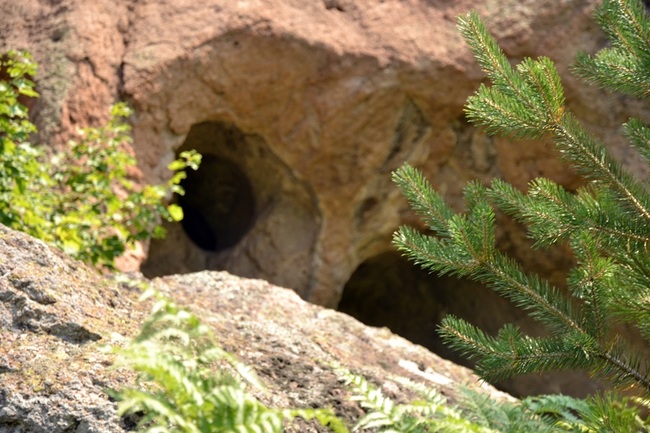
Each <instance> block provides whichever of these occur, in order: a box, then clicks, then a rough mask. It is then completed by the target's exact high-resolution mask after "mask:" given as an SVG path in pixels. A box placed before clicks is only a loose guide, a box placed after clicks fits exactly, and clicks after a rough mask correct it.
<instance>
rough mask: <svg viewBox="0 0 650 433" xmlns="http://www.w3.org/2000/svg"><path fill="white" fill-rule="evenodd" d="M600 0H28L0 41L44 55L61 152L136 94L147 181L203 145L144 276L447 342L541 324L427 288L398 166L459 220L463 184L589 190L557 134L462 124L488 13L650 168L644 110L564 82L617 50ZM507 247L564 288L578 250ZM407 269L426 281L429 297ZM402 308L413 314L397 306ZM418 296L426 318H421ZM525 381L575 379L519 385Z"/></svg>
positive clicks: (49, 117) (46, 126)
mask: <svg viewBox="0 0 650 433" xmlns="http://www.w3.org/2000/svg"><path fill="white" fill-rule="evenodd" d="M596 3H597V2H596V0H575V1H571V2H558V1H553V0H542V1H539V0H537V1H533V0H526V1H520V0H499V1H496V0H490V1H486V2H474V1H469V0H453V1H448V0H408V1H398V0H383V1H382V0H354V1H353V0H326V1H320V0H312V1H305V0H245V1H244V0H242V1H233V0H206V1H202V2H195V1H189V0H166V1H135V0H111V1H109V0H97V1H93V2H83V1H80V0H57V1H50V2H45V1H39V0H24V1H21V2H20V4H19V5H14V4H9V2H5V3H4V4H0V22H1V23H2V25H3V28H5V29H10V30H9V31H7V32H2V33H0V48H3V49H4V48H15V47H18V48H29V49H31V50H32V51H33V52H34V53H35V55H36V58H37V60H38V61H39V62H40V63H41V71H40V73H41V75H40V77H39V78H38V80H37V83H38V88H39V90H40V91H41V92H42V94H43V98H42V99H41V100H39V101H38V102H37V103H36V105H35V113H36V119H35V120H36V122H37V123H38V124H39V125H40V126H41V130H42V134H43V135H44V136H45V137H47V138H51V139H52V142H53V143H57V142H60V141H61V140H63V139H64V138H65V137H66V136H69V135H70V133H71V132H72V131H73V129H74V127H76V126H78V125H85V124H87V123H92V122H96V121H98V120H100V119H102V118H103V117H104V116H105V113H106V111H107V107H108V105H109V104H111V103H112V102H114V101H115V100H117V99H118V98H123V99H126V100H127V101H129V102H130V103H131V104H132V105H133V106H134V108H135V110H136V113H137V114H136V116H135V117H134V118H133V128H134V129H133V132H134V150H135V152H136V154H137V156H138V158H139V160H140V162H141V168H142V172H143V179H144V180H146V181H161V180H164V179H166V178H167V177H168V176H169V174H170V173H169V172H168V171H167V170H166V165H167V164H168V163H169V162H170V161H171V160H172V159H173V158H174V157H175V155H177V154H178V152H180V151H182V150H186V149H197V150H198V151H199V152H201V153H202V154H204V156H205V164H204V166H203V167H202V168H201V169H200V170H199V172H197V173H194V174H192V176H191V179H188V182H187V184H186V187H187V195H186V196H185V197H184V198H183V199H182V200H181V204H183V206H184V207H185V210H186V214H187V215H188V220H187V221H186V223H185V226H184V227H183V226H170V227H169V236H168V237H167V239H166V240H164V241H159V242H152V244H151V245H150V248H149V250H148V255H147V258H146V261H145V262H144V264H143V266H142V271H143V272H144V273H145V274H146V275H148V276H159V275H169V274H173V273H185V272H191V271H199V270H204V269H213V270H217V269H218V270H227V271H229V272H232V273H235V274H238V275H243V276H248V277H255V278H263V279H266V280H269V281H271V282H273V283H275V284H279V285H282V286H286V287H290V288H292V289H293V290H295V291H296V292H297V293H298V294H300V296H301V297H303V298H304V299H307V300H309V301H312V302H314V303H318V304H321V305H326V306H332V307H334V306H337V305H339V303H341V305H342V308H344V309H345V311H348V312H350V313H351V314H355V315H357V316H358V317H361V318H363V319H364V320H366V321H369V322H372V323H376V324H383V325H387V324H389V323H390V324H392V326H393V328H394V329H399V330H400V332H402V333H403V334H404V335H408V336H409V337H410V338H412V339H413V340H414V341H418V342H422V343H426V344H428V345H429V347H439V346H440V344H439V341H437V340H435V338H432V337H431V329H432V328H434V323H433V322H434V321H435V320H438V319H439V317H441V315H443V314H445V313H446V312H449V311H453V312H456V313H457V314H459V315H461V316H464V317H469V318H472V319H475V320H474V321H478V322H481V323H485V324H487V325H488V326H489V327H490V328H495V327H498V326H499V325H500V324H502V323H504V322H508V321H512V320H515V321H519V322H523V323H524V326H526V327H528V328H527V329H532V330H536V329H537V328H536V327H535V326H533V325H530V324H526V321H525V317H524V314H523V313H521V312H519V311H517V310H515V309H514V308H512V307H511V306H509V305H508V304H506V303H503V302H500V301H499V300H498V299H496V297H495V296H494V295H492V294H491V293H490V292H488V291H485V290H481V289H480V288H478V289H477V288H475V287H473V286H472V285H470V284H467V283H465V282H457V281H455V280H448V279H436V278H433V279H428V280H427V279H420V277H419V275H420V274H419V271H418V270H416V269H414V268H413V267H412V266H411V265H408V264H405V263H404V262H403V261H400V260H399V259H398V258H396V257H395V256H394V254H395V253H394V252H393V250H392V247H391V244H390V238H391V235H392V233H393V231H394V230H395V229H396V228H397V227H398V226H399V225H400V224H403V223H408V224H413V225H418V226H421V223H420V222H419V221H418V220H417V219H416V218H414V216H413V215H412V213H411V212H410V211H409V210H408V208H407V206H406V204H405V201H404V200H403V199H402V198H401V197H400V195H399V193H398V191H397V190H396V188H395V187H394V185H392V183H391V181H390V172H391V171H392V170H394V169H395V168H397V167H398V166H399V165H401V164H402V163H404V162H406V161H408V162H410V163H411V164H412V165H415V166H418V167H420V168H422V169H423V170H424V171H425V173H426V175H427V176H428V177H429V179H430V180H431V182H432V183H433V185H434V186H435V187H436V188H437V189H438V190H440V191H441V192H442V193H443V194H444V195H445V197H446V198H447V199H448V200H449V201H450V202H451V203H452V205H453V206H455V207H456V208H458V209H461V207H462V187H463V185H464V184H465V183H466V182H467V181H468V180H470V179H480V180H484V181H487V180H489V179H491V178H493V177H501V178H504V179H506V180H508V181H510V182H512V183H514V184H515V185H516V186H518V187H521V188H525V186H526V183H527V182H528V181H529V180H530V179H532V178H534V177H536V176H545V177H549V178H552V179H553V180H555V181H557V182H559V183H561V184H562V185H564V186H566V187H567V188H569V189H574V188H576V187H577V186H578V185H580V183H581V180H580V179H579V178H578V177H577V176H576V175H575V174H574V173H573V172H572V171H570V170H568V169H567V168H566V166H564V165H563V164H561V163H560V162H559V161H558V158H557V155H556V153H555V152H554V151H553V149H552V147H551V146H550V145H549V143H545V142H542V141H540V142H526V143H521V142H513V141H511V140H507V139H503V138H490V137H486V136H485V135H483V134H482V133H481V131H479V130H477V129H476V128H474V127H473V126H471V125H468V124H467V122H466V121H465V120H464V117H463V111H462V107H463V104H464V102H465V100H466V98H467V96H469V95H470V94H471V93H472V92H473V91H474V89H476V87H477V86H478V84H479V83H480V82H481V80H482V75H481V73H480V71H479V69H478V67H477V66H476V65H475V63H474V61H473V59H472V56H471V55H470V53H469V51H468V50H467V49H466V47H465V45H464V43H463V41H462V40H461V38H460V36H459V34H458V32H457V30H456V28H455V18H456V16H457V15H459V14H460V13H463V12H465V11H467V10H469V9H472V8H475V9H477V10H478V12H479V13H480V14H481V15H482V16H483V17H485V19H486V21H487V23H488V25H489V27H490V29H491V30H492V31H493V32H494V34H495V36H496V37H497V39H498V40H499V41H500V43H501V44H502V45H503V47H504V50H505V51H506V53H507V54H508V55H509V56H510V57H511V58H512V59H513V61H518V60H521V59H522V58H523V57H525V56H531V57H535V56H538V55H547V56H549V57H551V58H552V59H553V60H554V61H556V62H557V64H558V68H559V70H560V72H561V74H562V75H563V77H564V84H565V87H566V96H567V100H568V101H569V106H570V108H571V109H572V110H573V111H574V112H575V113H576V115H577V116H578V117H579V118H580V119H581V120H582V121H584V122H585V124H586V125H587V126H588V127H589V128H591V129H592V130H593V131H594V133H595V134H596V135H598V136H600V137H602V138H603V139H604V140H606V141H607V142H608V143H609V144H610V145H611V148H612V150H613V151H614V153H615V154H616V155H618V156H619V157H620V158H621V160H623V161H624V162H625V163H627V164H629V165H631V166H632V170H633V171H635V172H636V173H638V174H642V175H645V172H644V167H642V165H641V164H640V163H639V162H638V161H637V160H635V158H634V155H633V154H631V153H629V151H627V150H626V149H627V148H626V147H625V145H624V143H623V140H622V139H621V137H620V134H619V132H620V124H621V123H623V122H624V121H625V120H626V119H627V117H628V116H629V115H631V114H634V115H636V116H639V117H642V118H646V119H647V118H649V116H648V112H647V110H644V107H643V106H641V105H640V104H638V103H636V102H635V101H632V100H628V99H625V98H619V97H618V96H607V95H605V94H603V93H602V92H600V91H598V90H596V89H594V88H589V87H585V86H582V85H581V84H580V83H578V82H577V81H576V80H575V79H574V78H571V76H570V75H569V74H568V69H569V65H570V64H571V62H572V61H573V59H574V56H575V54H576V52H577V51H578V50H586V51H589V52H593V51H595V50H596V49H598V48H599V47H601V46H603V45H604V43H605V40H604V37H603V35H602V34H601V33H600V32H599V30H598V28H597V27H596V25H595V24H594V22H593V20H592V13H593V8H594V6H595V4H596ZM499 242H500V245H501V247H502V248H503V249H504V250H507V251H508V252H511V253H512V254H513V255H514V256H515V257H516V258H518V259H520V260H521V261H522V262H523V264H524V265H525V267H527V268H528V269H530V270H533V271H537V272H540V273H541V274H542V275H544V276H545V277H547V278H549V279H550V280H551V281H552V282H554V283H559V284H562V281H563V279H564V272H565V271H566V269H567V267H568V266H569V265H570V258H568V256H567V254H566V251H562V250H557V251H556V250H554V251H549V252H543V253H541V254H530V253H529V249H528V248H529V243H528V242H527V240H526V238H525V234H524V233H523V232H522V230H521V228H520V227H518V226H517V225H516V224H514V223H512V222H511V221H508V220H505V219H504V220H503V221H502V223H501V231H500V233H499ZM386 274H389V277H388V278H381V276H382V275H384V276H385V275H386ZM396 275H402V276H403V277H404V278H405V279H406V280H407V281H413V280H414V279H415V280H418V281H419V283H418V284H417V285H416V287H418V288H417V290H416V289H415V288H414V287H405V283H404V280H402V279H398V278H395V276H396ZM407 292H413V293H417V294H416V295H413V296H411V295H409V296H407V295H404V296H402V295H403V294H404V293H407ZM452 293H453V294H452ZM398 297H401V298H400V299H401V301H400V302H401V304H400V305H402V306H401V307H400V311H402V313H400V314H397V313H396V312H395V310H393V309H392V308H391V307H392V305H393V302H392V301H393V300H394V299H395V298H398ZM406 299H411V301H406ZM423 305H430V306H432V309H431V310H428V311H429V313H426V314H422V315H417V317H416V315H415V314H414V313H413V312H414V311H422V310H423V309H422V306H423ZM486 306H494V308H495V309H494V310H491V309H486ZM497 307H498V310H497V309H496V308H497ZM411 319H413V320H411ZM407 323H419V324H420V325H412V326H407ZM422 323H425V324H426V326H422ZM450 355H451V354H450ZM531 386H532V387H533V388H531ZM536 386H542V388H535V387H536ZM532 389H535V390H537V391H542V392H550V391H563V392H570V391H573V390H575V389H576V385H575V382H573V383H571V382H569V383H566V382H563V381H559V382H558V381H555V382H553V381H551V382H549V381H547V380H543V381H541V382H540V381H539V380H537V384H536V385H530V384H529V383H526V384H523V385H514V386H513V388H511V390H512V391H514V392H516V393H526V392H527V391H530V390H532ZM589 389H591V388H589ZM587 390H588V389H585V390H584V391H587Z"/></svg>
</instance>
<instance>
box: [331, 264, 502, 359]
mask: <svg viewBox="0 0 650 433" xmlns="http://www.w3.org/2000/svg"><path fill="white" fill-rule="evenodd" d="M474 289H476V290H478V292H474ZM484 291H485V290H484V289H483V288H482V287H480V286H478V287H476V285H475V284H473V283H471V282H468V281H462V280H458V279H456V278H449V277H439V276H437V275H435V274H430V273H428V272H427V271H425V270H422V269H420V268H419V267H418V266H416V265H414V264H413V263H411V262H409V261H408V260H406V259H405V258H404V257H402V256H401V255H400V254H399V253H397V252H394V251H389V252H385V253H382V254H379V255H377V256H374V257H371V258H369V259H368V260H366V261H365V262H363V263H361V265H359V267H358V268H357V269H356V271H355V272H354V273H353V274H352V276H351V277H350V279H349V280H348V282H347V284H346V285H345V288H344V290H343V296H342V298H341V301H340V303H339V306H338V309H339V310H340V311H342V312H344V313H346V314H349V315H351V316H353V317H355V318H357V319H358V320H360V321H361V322H363V323H365V324H367V325H371V326H385V327H387V328H389V329H390V330H391V331H392V332H394V333H396V334H398V335H401V336H402V337H404V338H406V339H408V340H410V341H412V342H414V343H417V344H420V345H422V346H424V347H426V348H428V349H430V350H431V351H433V352H435V353H437V354H439V355H440V356H442V357H444V358H447V359H450V360H452V361H454V362H458V363H462V364H465V365H468V363H467V361H466V360H463V359H462V358H461V357H460V356H458V354H456V353H454V352H452V351H451V350H450V349H449V348H448V347H446V346H445V345H444V344H443V343H442V341H441V340H440V337H439V336H438V334H437V332H436V327H437V326H438V324H439V323H440V321H441V320H442V318H443V317H444V316H445V315H447V314H448V313H452V314H455V315H458V316H462V317H465V316H467V315H470V316H471V315H472V314H473V313H472V312H474V313H475V312H476V310H479V309H480V308H481V307H482V306H481V296H480V295H481V294H482V293H483V292H484ZM498 301H499V300H498V299H497V302H498Z"/></svg>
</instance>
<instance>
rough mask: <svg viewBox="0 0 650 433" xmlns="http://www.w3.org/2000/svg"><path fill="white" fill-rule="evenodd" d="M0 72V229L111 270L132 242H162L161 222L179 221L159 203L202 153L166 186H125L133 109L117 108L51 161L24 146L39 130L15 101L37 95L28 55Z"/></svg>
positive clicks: (182, 164)
mask: <svg viewBox="0 0 650 433" xmlns="http://www.w3.org/2000/svg"><path fill="white" fill-rule="evenodd" d="M0 70H3V71H6V73H7V75H8V76H9V79H8V80H6V81H0V138H1V140H2V142H1V146H0V223H2V224H5V225H7V226H9V227H11V228H14V229H17V230H21V231H24V232H26V233H28V234H30V235H32V236H35V237H37V238H40V239H43V240H45V241H46V242H50V243H52V244H54V245H56V246H58V247H60V248H61V249H63V250H64V251H65V252H66V253H68V254H70V255H72V256H73V257H75V258H78V259H80V260H83V261H86V262H90V263H92V264H95V265H98V266H106V267H109V268H110V267H112V266H113V263H114V260H115V258H116V257H118V256H120V255H121V254H122V253H123V252H124V251H125V250H126V248H127V247H129V246H133V245H134V244H135V242H137V241H140V240H145V239H149V238H151V237H155V238H157V237H162V236H164V234H165V232H164V229H163V228H162V227H161V226H160V219H161V218H165V219H167V220H168V221H179V220H181V219H182V218H183V213H182V209H181V208H180V207H179V206H177V205H174V204H172V205H169V206H166V205H165V204H164V202H165V198H166V197H168V196H169V195H170V194H171V193H172V192H176V193H179V194H182V193H183V191H182V188H181V186H180V182H181V180H182V179H183V178H184V177H185V172H184V170H185V169H187V168H192V169H194V170H196V169H197V168H198V165H199V163H200V160H201V156H200V155H199V154H197V153H196V152H194V151H192V152H183V153H181V154H180V156H179V159H178V160H176V161H174V162H172V163H171V164H170V166H169V168H170V170H172V171H175V172H176V173H175V174H174V175H173V177H172V178H171V179H170V180H169V181H168V183H167V184H164V185H146V186H144V187H138V186H137V185H136V184H135V183H134V182H133V181H131V180H130V179H129V176H130V175H131V174H132V172H133V170H134V169H135V167H136V165H137V161H136V159H135V157H133V156H132V155H130V154H129V152H128V151H127V149H126V148H125V145H126V144H127V143H129V142H130V140H131V139H130V136H129V133H130V126H129V125H128V124H127V123H126V122H125V121H124V119H126V118H127V117H129V116H130V115H131V110H130V109H129V108H128V107H127V106H126V105H125V104H123V103H119V104H116V105H115V106H113V108H112V109H111V118H110V120H109V121H108V123H107V124H106V125H104V126H102V127H99V128H85V129H83V130H81V131H80V137H79V140H78V141H71V142H70V143H68V148H67V149H66V150H65V151H63V152H60V153H58V154H56V155H54V156H52V157H48V155H46V153H45V152H44V150H43V148H42V147H38V146H33V145H32V144H30V143H29V141H28V139H29V137H30V135H31V134H32V133H34V132H36V128H35V126H34V125H33V124H32V123H30V122H29V120H28V110H27V108H26V107H25V106H24V105H23V104H22V103H21V102H20V100H19V98H20V97H21V96H22V97H36V96H38V94H37V93H36V92H35V90H34V83H33V82H32V81H31V79H30V76H33V75H34V74H35V72H36V64H35V63H34V62H33V60H32V58H31V56H30V55H29V54H28V53H25V52H15V51H12V52H9V53H8V54H7V55H6V56H5V57H4V60H2V61H1V62H0Z"/></svg>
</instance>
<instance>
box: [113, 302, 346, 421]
mask: <svg viewBox="0 0 650 433" xmlns="http://www.w3.org/2000/svg"><path fill="white" fill-rule="evenodd" d="M144 296H145V297H148V296H155V297H156V300H157V302H156V303H155V305H154V307H153V310H152V314H151V316H150V317H149V318H148V319H147V320H146V321H145V323H144V324H143V325H142V329H141V330H140V333H139V334H138V335H137V336H136V337H135V338H134V339H133V340H132V341H130V342H128V343H127V344H126V345H125V346H123V347H121V348H110V349H109V350H111V351H113V352H114V353H116V354H117V355H118V358H117V360H118V363H117V364H116V365H118V366H119V365H121V366H127V367H129V368H131V369H133V370H135V371H136V372H138V373H139V380H138V383H137V385H138V386H137V388H129V389H125V390H121V391H119V392H115V391H111V394H112V395H113V396H114V397H116V398H117V399H118V400H119V405H118V412H119V414H120V415H124V414H127V413H143V414H144V415H143V418H142V419H141V420H140V423H139V430H140V431H146V432H152V433H153V432H156V433H162V432H186V433H198V432H202V433H218V432H241V433H246V432H254V433H260V432H269V433H271V432H281V431H283V430H282V428H283V423H284V422H285V421H287V420H291V419H293V418H296V417H301V418H304V419H306V420H311V419H316V420H317V421H319V422H320V423H321V424H323V425H324V426H328V427H329V428H330V429H331V430H332V431H334V432H338V433H344V432H347V431H348V430H347V428H346V427H345V425H344V424H343V422H342V421H341V420H340V419H338V418H337V417H336V416H335V415H334V413H333V412H332V411H331V410H325V409H270V408H268V407H266V406H265V405H264V404H262V403H261V402H260V401H259V400H257V399H256V398H255V397H253V396H252V395H251V394H250V393H249V392H247V389H246V384H247V385H249V386H252V387H254V388H256V389H257V390H258V391H262V390H263V387H262V385H261V383H260V381H259V380H258V378H257V377H256V375H255V374H254V372H253V370H252V369H251V368H249V367H247V366H246V365H244V364H242V363H241V362H239V361H238V360H236V359H235V358H234V357H233V356H232V355H230V354H228V353H227V352H225V351H224V350H222V349H221V348H219V347H218V346H217V345H216V344H215V343H214V338H213V336H212V334H211V332H210V330H209V329H208V327H207V326H205V325H204V324H202V323H201V321H200V320H199V318H198V317H197V316H195V315H194V314H192V313H190V312H188V311H186V310H183V309H181V308H179V307H178V306H177V305H175V304H174V303H172V302H171V301H170V300H169V299H167V298H165V297H163V296H161V295H160V294H158V293H156V292H155V291H153V290H148V291H147V292H146V293H145V295H144Z"/></svg>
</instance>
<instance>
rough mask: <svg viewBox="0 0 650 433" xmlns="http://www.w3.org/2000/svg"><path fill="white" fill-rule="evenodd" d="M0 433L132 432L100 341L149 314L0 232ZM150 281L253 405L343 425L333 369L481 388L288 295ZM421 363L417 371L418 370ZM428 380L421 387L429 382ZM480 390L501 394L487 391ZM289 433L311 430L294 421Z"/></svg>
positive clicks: (23, 239)
mask: <svg viewBox="0 0 650 433" xmlns="http://www.w3.org/2000/svg"><path fill="white" fill-rule="evenodd" d="M0 273H1V274H2V275H1V276H0V301H1V302H0V341H2V344H1V345H0V379H1V380H0V433H24V432H30V433H64V432H66V433H70V432H75V433H90V432H94V433H112V432H115V433H117V432H122V431H127V430H129V429H130V428H131V427H133V424H132V423H131V422H130V421H129V419H120V418H119V417H118V416H117V415H116V407H115V403H114V402H113V401H111V400H110V399H109V398H108V396H107V394H106V393H105V389H106V388H118V389H119V388H121V387H123V386H126V385H128V384H130V383H132V380H133V374H132V373H129V372H128V371H126V370H116V369H109V367H110V366H111V364H112V361H113V359H112V358H111V356H112V355H109V354H107V353H105V352H101V351H100V347H101V346H103V345H105V344H120V342H121V341H124V338H128V337H130V336H132V335H134V334H135V332H136V331H137V330H138V328H139V325H140V323H141V321H142V319H143V317H144V315H145V314H146V311H147V310H148V308H149V306H148V305H146V304H143V303H139V302H137V301H136V299H137V297H138V295H139V293H140V290H139V289H134V288H131V287H129V286H127V285H121V284H118V283H116V282H115V281H114V280H112V279H107V278H104V277H102V276H100V275H99V274H97V273H96V272H95V271H93V270H91V269H89V268H87V267H86V266H84V265H82V264H79V263H77V262H74V261H73V260H71V259H69V258H67V257H65V256H63V255H62V253H60V252H59V251H56V250H54V249H51V248H50V247H48V246H46V245H45V244H43V243H42V242H40V241H37V240H34V239H32V238H29V237H28V236H26V235H24V234H22V233H18V232H14V231H11V230H8V229H6V228H4V227H2V226H0ZM153 284H155V285H156V286H157V287H158V288H159V289H160V290H161V291H162V292H163V293H166V294H168V295H169V296H170V297H172V298H174V299H176V300H177V302H179V303H186V304H191V309H192V310H193V311H194V312H195V313H197V314H198V315H199V316H200V317H201V318H202V319H203V322H204V323H206V324H209V325H210V326H211V327H212V328H213V329H214V331H215V333H216V336H217V338H218V339H219V342H220V344H221V345H222V346H223V347H224V348H225V349H227V350H229V351H230V352H232V353H234V354H236V355H237V356H238V357H239V358H240V359H241V360H242V361H244V362H246V363H247V364H248V365H251V366H253V367H254V368H255V370H257V372H258V374H259V376H260V378H261V379H262V381H263V383H264V384H265V385H267V386H268V390H267V392H265V393H261V394H260V395H259V398H260V399H262V400H263V401H264V402H265V403H266V404H268V405H274V406H276V407H332V408H334V410H335V411H336V412H337V414H339V415H340V416H342V417H344V418H346V419H347V420H348V421H350V422H353V420H355V419H358V418H359V416H360V415H361V414H362V410H361V408H360V407H358V405H357V404H356V403H354V402H352V401H350V399H349V397H350V394H349V391H348V390H347V388H346V387H345V386H344V385H343V384H342V383H341V382H340V381H339V380H338V378H337V376H336V375H335V374H334V373H333V371H332V368H331V366H332V365H333V363H334V362H335V361H336V362H338V363H340V364H341V365H342V366H344V367H347V368H348V369H349V370H350V371H352V372H355V373H356V374H363V375H364V376H366V377H367V378H368V379H369V380H371V381H372V382H373V383H376V384H381V385H382V386H383V385H386V386H390V389H391V390H392V392H394V393H395V394H394V398H396V399H398V400H399V399H401V398H409V395H408V393H407V392H406V391H400V389H399V387H397V386H396V384H395V383H393V382H392V379H391V378H393V377H394V376H396V375H399V376H402V377H408V378H411V379H412V380H418V381H420V382H425V383H427V385H428V386H431V387H435V388H437V389H439V390H440V391H441V392H444V393H445V395H447V396H449V397H450V398H451V400H452V401H453V398H454V395H455V393H456V392H457V391H458V385H459V384H467V385H469V386H478V382H477V380H478V379H477V378H476V377H475V376H474V375H473V374H472V373H471V372H470V371H469V370H467V369H466V368H463V367H459V366H457V365H454V364H453V363H451V362H448V361H444V360H442V359H441V358H439V357H438V356H436V355H434V354H432V353H430V352H428V351H427V350H426V349H424V348H422V347H420V346H416V345H414V344H412V343H410V342H408V341H407V340H405V339H403V338H401V337H398V336H396V335H394V334H392V333H391V332H389V331H388V330H386V329H385V328H384V329H378V328H369V327H366V326H364V325H362V324H361V323H360V322H358V321H357V320H355V319H353V318H351V317H349V316H346V315H344V314H342V313H339V312H336V311H333V310H327V309H324V308H321V307H318V306H315V305H313V304H308V303H306V302H305V301H303V300H301V299H300V298H299V297H298V295H296V294H295V293H294V292H292V291H290V290H288V289H282V288H279V287H275V286H272V285H271V284H269V283H267V282H265V281H262V280H246V279H240V278H238V277H234V276H232V275H230V274H227V273H225V272H201V273H196V274H188V275H182V276H173V277H165V278H163V279H162V280H157V281H155V282H154V283H153ZM417 366H420V367H417ZM427 378H428V379H427ZM481 389H483V390H484V391H485V392H486V393H492V394H493V395H494V396H500V397H504V396H503V395H502V394H500V393H498V392H497V391H495V390H494V389H492V388H491V387H489V386H483V387H481ZM288 431H320V430H318V429H315V428H314V426H304V425H302V427H301V425H298V426H294V427H293V429H289V430H288Z"/></svg>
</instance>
